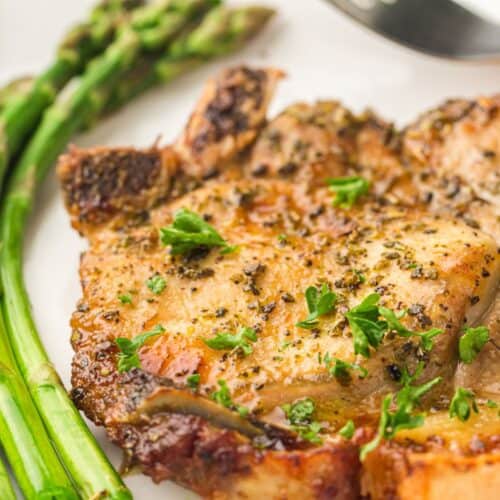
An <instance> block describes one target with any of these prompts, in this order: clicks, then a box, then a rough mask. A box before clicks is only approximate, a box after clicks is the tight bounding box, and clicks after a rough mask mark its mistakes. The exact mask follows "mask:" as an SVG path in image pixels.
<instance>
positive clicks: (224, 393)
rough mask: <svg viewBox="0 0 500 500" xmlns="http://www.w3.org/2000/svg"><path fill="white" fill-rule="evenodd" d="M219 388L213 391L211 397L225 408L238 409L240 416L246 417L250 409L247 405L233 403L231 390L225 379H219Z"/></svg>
mask: <svg viewBox="0 0 500 500" xmlns="http://www.w3.org/2000/svg"><path fill="white" fill-rule="evenodd" d="M217 383H218V384H219V390H218V391H215V392H213V393H212V396H211V398H212V399H213V400H214V401H215V402H216V403H217V404H220V405H221V406H224V408H229V409H231V410H236V411H237V412H238V413H239V415H240V417H246V416H247V415H248V413H249V410H248V408H247V407H246V406H241V405H237V404H234V403H233V400H232V399H231V392H230V391H229V387H228V386H227V382H226V381H225V380H222V379H221V380H218V381H217Z"/></svg>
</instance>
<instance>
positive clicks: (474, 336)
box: [458, 326, 490, 364]
mask: <svg viewBox="0 0 500 500" xmlns="http://www.w3.org/2000/svg"><path fill="white" fill-rule="evenodd" d="M489 339H490V331H489V330H488V328H486V327H485V326H478V327H476V328H465V329H464V334H463V335H462V336H461V337H460V340H459V341H458V353H459V355H460V361H463V362H464V363H466V364H470V363H472V362H473V361H474V359H475V358H476V356H477V355H478V354H479V353H480V352H481V349H482V348H483V347H484V346H485V344H486V342H488V340H489Z"/></svg>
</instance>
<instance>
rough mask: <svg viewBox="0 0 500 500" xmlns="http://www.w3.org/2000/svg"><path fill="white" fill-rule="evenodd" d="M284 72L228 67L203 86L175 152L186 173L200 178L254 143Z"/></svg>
mask: <svg viewBox="0 0 500 500" xmlns="http://www.w3.org/2000/svg"><path fill="white" fill-rule="evenodd" d="M282 76H283V72H281V71H279V70H275V69H265V70H261V69H250V68H247V67H238V68H231V69H228V70H226V71H224V72H222V73H221V74H220V75H219V76H218V78H217V79H215V80H212V81H209V82H208V84H207V86H206V87H205V92H204V93H203V95H202V97H201V99H200V101H199V102H198V104H197V106H196V108H195V110H194V112H193V114H192V115H191V118H190V119H189V122H188V124H187V126H186V128H185V130H184V133H183V134H182V136H181V137H180V138H179V140H178V141H177V143H176V149H177V151H178V152H179V154H180V156H181V157H182V158H183V160H184V161H185V163H186V164H185V171H186V172H187V173H188V174H189V175H191V176H195V177H203V176H204V175H207V174H208V173H211V172H213V171H214V170H217V167H218V166H219V164H220V163H221V162H222V161H224V160H228V159H230V158H231V157H232V156H234V155H235V154H236V153H238V152H239V151H242V150H243V149H244V148H245V147H246V146H248V145H249V144H250V143H251V142H252V141H253V140H255V138H256V136H257V133H258V131H259V129H260V128H261V127H262V125H263V124H264V122H265V119H266V111H267V107H268V105H269V102H270V100H271V97H272V95H273V93H274V88H275V86H276V83H277V82H278V80H279V79H280V78H281V77H282Z"/></svg>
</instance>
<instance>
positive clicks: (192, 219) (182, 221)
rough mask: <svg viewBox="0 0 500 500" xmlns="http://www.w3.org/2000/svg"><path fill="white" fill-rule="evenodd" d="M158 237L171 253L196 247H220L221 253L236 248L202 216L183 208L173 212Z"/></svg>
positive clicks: (185, 251)
mask: <svg viewBox="0 0 500 500" xmlns="http://www.w3.org/2000/svg"><path fill="white" fill-rule="evenodd" d="M160 238H161V242H162V243H163V244H164V245H170V247H171V250H170V252H171V253H172V255H179V254H185V253H189V252H190V251H192V250H195V249H198V248H211V247H220V248H221V252H222V253H230V252H232V251H234V250H236V247H234V246H230V245H228V243H227V242H226V241H225V240H224V238H223V237H222V236H221V235H220V234H219V233H218V232H217V231H216V230H215V229H214V228H213V227H212V226H211V225H210V224H209V223H208V222H206V221H205V220H203V218H202V217H200V216H199V215H198V214H196V213H194V212H191V211H190V210H187V209H185V208H181V209H180V210H178V211H177V212H176V213H175V215H174V220H173V222H172V224H171V225H170V226H168V227H162V228H161V229H160Z"/></svg>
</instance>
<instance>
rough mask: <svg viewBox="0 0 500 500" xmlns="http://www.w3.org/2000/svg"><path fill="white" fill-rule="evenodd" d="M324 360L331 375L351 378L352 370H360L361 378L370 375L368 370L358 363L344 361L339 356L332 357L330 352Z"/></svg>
mask: <svg viewBox="0 0 500 500" xmlns="http://www.w3.org/2000/svg"><path fill="white" fill-rule="evenodd" d="M323 362H324V363H325V365H326V368H327V369H328V372H329V373H330V375H332V376H333V377H335V378H339V379H348V378H350V376H351V374H350V370H358V371H359V378H366V376H367V375H368V370H367V369H366V368H363V367H362V366H360V365H358V364H356V363H348V362H347V361H342V360H341V359H338V358H331V357H330V354H329V353H326V354H325V356H324V358H323Z"/></svg>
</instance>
